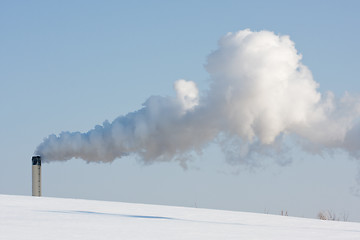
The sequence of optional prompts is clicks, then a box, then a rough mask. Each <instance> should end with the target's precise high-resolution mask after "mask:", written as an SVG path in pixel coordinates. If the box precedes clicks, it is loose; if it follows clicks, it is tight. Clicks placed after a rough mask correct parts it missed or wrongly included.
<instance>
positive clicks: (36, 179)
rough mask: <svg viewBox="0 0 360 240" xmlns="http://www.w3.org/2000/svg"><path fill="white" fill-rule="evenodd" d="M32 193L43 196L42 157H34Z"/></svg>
mask: <svg viewBox="0 0 360 240" xmlns="http://www.w3.org/2000/svg"><path fill="white" fill-rule="evenodd" d="M32 195H33V196H36V197H40V196H41V157H40V156H33V157H32Z"/></svg>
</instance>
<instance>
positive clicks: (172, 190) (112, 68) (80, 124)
mask: <svg viewBox="0 0 360 240" xmlns="http://www.w3.org/2000/svg"><path fill="white" fill-rule="evenodd" d="M359 10H360V3H359V2H358V1H178V2H175V1H151V2H150V1H132V2H130V1H129V2H126V1H105V2H103V1H1V2H0V34H1V37H0V91H1V92H0V112H1V116H2V117H1V120H0V122H1V125H0V134H1V136H2V137H1V139H0V141H1V142H0V146H1V152H2V159H1V160H0V161H1V168H0V194H19V195H31V162H30V160H31V156H32V154H33V152H34V150H35V148H36V147H37V146H38V144H40V143H41V141H42V140H43V138H44V137H47V136H48V135H49V134H52V133H55V134H58V133H60V132H61V131H80V132H84V131H88V130H90V129H92V128H93V127H94V126H95V125H96V124H101V123H102V122H103V121H105V120H109V121H112V120H114V119H115V118H116V117H117V116H120V115H124V114H126V113H128V112H132V111H136V110H138V109H140V108H141V106H142V103H144V101H145V100H146V99H147V98H148V97H150V96H152V95H160V96H173V95H174V94H175V92H174V90H173V83H174V81H176V80H178V79H187V80H192V81H194V82H196V84H197V85H198V87H199V89H200V91H201V90H202V91H204V90H206V89H207V88H208V78H209V76H208V73H207V72H206V70H205V69H204V64H205V63H206V57H207V56H208V55H209V54H210V53H211V52H212V51H214V50H215V49H216V47H217V41H218V40H219V38H221V37H222V36H223V35H225V34H226V33H228V32H237V31H239V30H243V29H246V28H250V29H251V30H253V31H260V30H268V31H273V32H275V33H276V34H280V35H289V36H290V38H291V40H292V41H294V42H295V47H296V49H297V50H298V52H299V53H301V54H302V56H303V59H302V62H303V63H304V64H305V65H306V66H308V67H309V69H310V70H311V71H312V74H313V76H314V80H315V81H316V82H318V83H319V84H320V85H319V86H320V87H319V89H318V90H319V91H320V92H321V93H325V92H326V91H328V90H330V91H332V92H334V93H335V95H336V96H338V97H341V96H342V95H343V94H344V93H345V92H349V93H351V94H353V95H357V96H358V95H359V94H360V81H359V77H358V68H359V65H360V60H359V55H360V47H359V42H360V29H359V23H360V15H359ZM295 152H296V154H295V155H294V156H293V159H292V162H291V164H289V165H287V166H280V165H278V164H276V163H274V161H268V162H265V164H264V166H262V167H259V168H255V169H250V170H249V169H247V168H245V167H244V166H242V165H235V166H233V165H230V164H228V163H226V161H225V160H224V156H223V154H222V152H221V151H220V149H219V147H218V146H217V145H216V144H210V145H209V146H208V147H207V148H206V149H204V150H203V153H202V154H201V155H199V156H194V158H193V160H192V161H191V162H190V163H189V168H188V170H183V169H182V168H181V167H180V166H179V165H178V164H177V163H172V162H170V163H155V164H152V165H143V164H142V163H141V162H139V161H137V160H136V157H135V156H128V157H124V158H121V159H117V160H115V161H114V162H113V163H111V164H98V163H90V164H87V163H86V162H85V161H82V160H74V159H73V160H70V161H67V162H53V163H50V164H43V166H42V169H43V176H42V181H43V195H44V196H53V197H70V198H85V199H101V200H111V201H124V202H140V203H151V204H166V205H178V206H189V207H202V208H215V209H226V210H236V211H249V212H259V213H263V212H267V213H271V214H280V212H281V210H284V211H287V212H288V214H289V215H290V216H299V217H310V218H315V217H316V215H317V214H318V212H319V211H321V210H331V211H333V212H335V213H336V214H337V215H338V216H339V217H340V218H341V217H343V216H344V215H348V216H349V217H348V219H349V220H351V221H360V196H359V195H360V193H359V192H357V191H358V189H360V180H358V181H357V179H359V178H360V175H359V172H360V170H359V169H360V168H359V166H360V161H359V160H355V159H352V158H351V157H349V156H348V155H347V154H346V153H343V152H335V153H334V154H333V155H329V154H324V155H322V156H319V155H311V154H308V153H304V152H302V151H300V150H299V149H296V150H295ZM356 193H357V194H358V195H356Z"/></svg>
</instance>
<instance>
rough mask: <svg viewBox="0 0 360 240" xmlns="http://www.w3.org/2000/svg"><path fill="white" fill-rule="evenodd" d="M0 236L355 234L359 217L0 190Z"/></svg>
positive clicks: (281, 237)
mask: <svg viewBox="0 0 360 240" xmlns="http://www.w3.org/2000/svg"><path fill="white" fill-rule="evenodd" d="M0 239H4V240H10V239H17V240H19V239H34V240H35V239H52V240H53V239H62V240H63V239H87V240H88V239H129V240H130V239H157V240H159V239H196V240H201V239H206V240H208V239H221V240H222V239H277V240H289V239H306V240H309V239H326V240H328V239H339V240H340V239H341V240H345V239H354V240H359V239H360V223H352V222H336V221H321V220H316V219H305V218H294V217H283V216H275V215H266V214H255V213H244V212H232V211H220V210H210V209H199V208H185V207H171V206H158V205H146V204H133V203H122V202H105V201H92V200H80V199H61V198H46V197H30V196H10V195H0Z"/></svg>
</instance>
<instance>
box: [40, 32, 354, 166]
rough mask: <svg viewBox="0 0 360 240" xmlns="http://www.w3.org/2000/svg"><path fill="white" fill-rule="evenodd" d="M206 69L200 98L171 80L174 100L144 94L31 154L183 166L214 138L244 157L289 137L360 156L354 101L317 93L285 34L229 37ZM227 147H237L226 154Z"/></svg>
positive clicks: (277, 147)
mask: <svg viewBox="0 0 360 240" xmlns="http://www.w3.org/2000/svg"><path fill="white" fill-rule="evenodd" d="M206 70H207V71H208V73H209V75H210V79H211V85H210V89H209V91H208V92H206V93H204V94H203V95H202V96H203V97H201V98H200V97H199V93H198V89H197V87H196V84H195V83H194V82H191V81H186V80H178V81H176V82H175V84H174V87H175V90H176V93H177V95H176V96H177V97H176V98H170V97H167V98H164V97H150V98H149V99H148V100H147V101H146V102H145V103H144V106H143V108H142V109H140V110H138V111H135V112H132V113H129V114H127V115H125V116H120V117H118V118H117V119H115V120H114V121H113V122H111V123H109V122H107V121H106V122H104V123H103V125H101V126H95V128H94V129H92V130H90V131H88V132H86V133H80V132H62V133H60V134H59V135H50V136H49V137H47V138H46V139H45V140H44V141H43V142H42V143H41V144H40V145H39V146H38V147H37V149H36V154H39V155H41V156H42V157H43V159H44V160H45V161H54V160H60V161H61V160H69V159H71V158H81V159H84V160H86V161H89V162H93V161H102V162H111V161H113V160H114V159H116V158H121V157H123V156H126V155H129V154H136V155H138V156H139V157H140V158H141V159H142V160H143V161H144V162H147V163H151V162H153V161H170V160H174V159H175V160H179V161H180V162H181V163H184V161H185V160H186V157H185V156H186V154H188V153H190V152H192V151H195V152H197V151H201V149H202V148H203V147H204V146H206V145H207V144H208V143H209V142H211V141H214V140H215V139H217V142H219V143H220V144H221V145H222V148H223V149H224V151H225V153H226V154H227V156H230V155H231V157H232V158H239V159H246V158H249V157H251V156H252V155H253V154H254V153H257V154H266V153H267V152H268V150H269V149H270V150H271V151H275V152H281V151H282V149H283V148H282V147H281V146H282V140H281V139H282V138H283V137H284V136H293V137H295V138H296V139H298V142H300V143H301V144H302V146H303V148H304V149H305V150H307V151H309V152H322V151H326V150H329V149H330V150H332V149H340V150H344V151H347V152H348V153H349V154H351V155H352V156H354V157H356V158H359V157H360V144H359V140H360V123H359V115H360V99H359V98H355V97H352V96H350V95H349V94H345V95H344V97H342V98H341V99H336V98H335V96H334V94H333V93H331V92H328V93H326V94H321V93H320V92H318V90H317V88H318V84H317V83H316V82H315V81H314V80H313V77H312V74H311V72H310V70H309V69H308V68H307V67H306V66H304V65H303V64H302V63H301V55H300V54H298V53H297V50H296V49H295V46H294V42H292V41H291V40H290V38H289V37H288V36H278V35H276V34H274V33H273V32H269V31H260V32H252V31H250V30H249V29H246V30H243V31H239V32H237V33H228V34H227V35H225V36H224V37H223V38H221V39H220V41H219V43H218V49H217V50H216V51H214V52H212V53H211V54H210V55H209V57H208V59H207V64H206ZM219 139H221V140H219ZM229 142H232V143H234V142H235V143H237V144H235V145H234V144H233V145H232V150H231V151H228V149H229V148H228V146H229V144H228V143H229ZM234 148H235V151H234ZM234 154H235V156H234Z"/></svg>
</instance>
